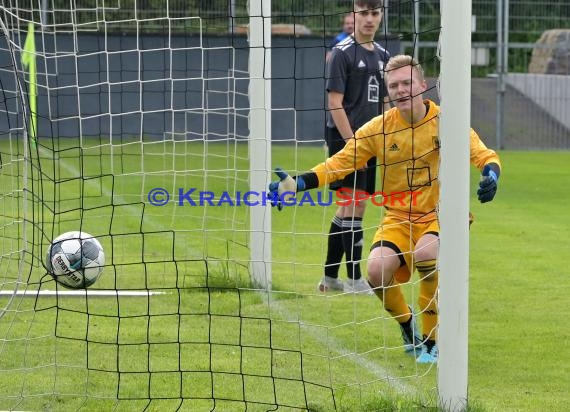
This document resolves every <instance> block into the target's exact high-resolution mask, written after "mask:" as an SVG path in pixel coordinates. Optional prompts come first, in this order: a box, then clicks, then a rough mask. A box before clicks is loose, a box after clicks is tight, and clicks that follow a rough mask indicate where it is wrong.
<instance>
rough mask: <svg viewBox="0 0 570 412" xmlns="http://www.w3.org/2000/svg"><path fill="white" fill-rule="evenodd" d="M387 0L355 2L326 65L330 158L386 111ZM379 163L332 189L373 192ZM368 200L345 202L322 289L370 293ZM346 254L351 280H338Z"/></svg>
mask: <svg viewBox="0 0 570 412" xmlns="http://www.w3.org/2000/svg"><path fill="white" fill-rule="evenodd" d="M382 6H383V1H382V0H356V1H355V2H354V21H355V25H354V34H353V35H351V36H348V37H347V38H345V39H344V40H342V41H341V42H340V43H338V44H337V45H336V46H335V47H334V49H333V51H332V55H331V58H330V59H329V61H328V64H327V82H326V88H327V93H328V94H327V97H328V109H329V112H328V113H327V127H326V132H325V140H326V143H327V146H328V149H329V156H332V155H333V154H335V153H336V152H338V151H339V150H341V149H342V148H343V147H344V145H345V143H346V142H347V141H349V140H351V139H352V138H353V136H354V131H355V130H357V129H358V128H359V127H360V126H362V125H363V124H364V123H365V122H367V121H368V120H370V119H372V118H373V117H375V116H377V115H378V114H380V113H382V112H383V105H384V97H385V96H386V91H385V87H384V81H383V75H384V74H383V71H384V66H385V64H386V63H387V61H388V58H389V54H388V52H387V51H386V50H385V49H384V48H383V47H382V46H380V45H379V44H378V43H376V42H374V36H375V35H376V32H377V30H378V27H379V26H380V22H381V21H382V16H383V9H382ZM375 172H376V161H375V159H373V158H372V159H370V161H369V162H368V168H366V165H363V166H362V168H361V170H358V171H357V172H355V173H351V174H349V175H348V176H346V177H344V178H343V179H342V180H339V181H338V182H335V183H334V184H332V185H331V190H338V189H340V188H347V189H349V190H364V191H367V192H368V193H373V192H374V186H375V185H374V182H375ZM365 208H366V203H360V204H358V205H353V204H351V205H349V206H340V207H339V208H338V210H337V211H336V213H335V216H334V218H333V220H332V222H331V226H330V229H329V237H328V245H327V257H326V261H325V269H324V276H323V278H322V279H321V281H320V282H319V284H318V288H319V290H320V291H321V292H324V291H327V290H331V289H332V290H344V289H345V286H346V289H347V290H349V291H356V292H370V287H369V286H368V283H367V282H365V281H364V280H363V279H362V274H361V270H360V260H361V259H362V247H363V233H362V218H363V216H364V211H365ZM343 256H345V261H346V267H347V272H348V282H347V284H346V285H345V284H344V283H343V282H342V281H341V280H339V279H338V271H339V267H340V262H341V261H342V258H343Z"/></svg>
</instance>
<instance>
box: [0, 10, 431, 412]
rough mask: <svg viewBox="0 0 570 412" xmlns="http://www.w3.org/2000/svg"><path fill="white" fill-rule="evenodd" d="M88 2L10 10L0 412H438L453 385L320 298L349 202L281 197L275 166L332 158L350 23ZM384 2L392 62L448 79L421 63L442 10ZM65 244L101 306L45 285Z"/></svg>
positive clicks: (380, 314)
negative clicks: (332, 71)
mask: <svg viewBox="0 0 570 412" xmlns="http://www.w3.org/2000/svg"><path fill="white" fill-rule="evenodd" d="M80 3H81V2H69V1H59V0H51V1H39V0H38V1H20V2H11V1H1V2H0V86H1V87H0V90H1V93H0V245H1V246H0V409H9V410H15V409H17V410H78V409H81V410H192V411H194V410H195V411H202V410H214V409H215V410H221V411H222V410H223V411H233V410H236V411H237V410H253V411H257V410H259V411H261V410H277V409H279V410H280V409H284V410H308V409H310V410H322V411H329V410H355V411H356V410H379V409H382V407H383V406H382V405H390V404H391V402H399V404H400V405H402V402H409V403H410V405H415V404H417V402H420V403H422V404H426V405H429V404H433V405H435V404H436V403H437V386H438V383H437V373H436V372H437V366H436V365H435V364H428V365H421V364H418V363H416V362H415V361H414V359H413V357H409V356H407V355H406V354H405V351H404V347H403V343H402V339H401V336H400V329H399V328H398V327H397V325H396V323H395V322H394V319H393V318H392V317H391V316H390V314H389V313H387V312H386V311H385V310H383V309H382V306H381V302H380V301H379V300H378V299H377V298H376V297H375V296H374V295H373V294H366V293H352V292H351V291H350V290H338V291H328V292H324V293H323V292H321V291H319V290H318V288H317V284H318V283H319V281H320V280H321V278H322V276H323V273H324V272H323V265H324V259H325V255H326V253H327V241H328V231H329V226H330V222H331V219H332V218H333V216H334V213H335V210H336V205H335V204H334V201H335V200H336V198H335V195H334V193H332V192H328V191H327V190H323V192H320V193H319V195H322V196H323V197H322V198H321V199H317V194H316V193H315V195H314V197H313V199H314V201H313V202H310V201H307V203H305V204H303V205H300V204H298V205H296V206H292V207H286V208H285V210H283V211H282V212H278V211H277V209H276V208H272V207H271V202H270V199H268V198H267V193H266V190H267V184H268V183H269V182H270V181H271V180H274V175H273V168H274V167H276V166H280V167H283V168H284V169H286V170H287V171H288V172H290V173H292V174H297V173H302V172H303V171H306V170H308V169H309V168H310V167H312V166H314V165H316V164H317V163H319V162H321V161H323V160H324V159H325V158H326V157H327V151H326V149H325V148H324V147H323V145H324V139H323V137H324V128H325V123H326V116H327V100H326V93H325V82H326V80H327V79H326V76H327V75H326V73H327V72H326V66H325V57H326V54H327V51H328V49H329V47H330V39H332V38H333V37H334V36H335V35H336V34H337V33H338V32H339V31H340V30H341V27H342V19H343V17H344V16H345V15H346V14H347V13H349V12H352V11H353V2H352V1H335V2H331V1H327V0H319V1H310V2H309V1H306V2H279V1H273V2H270V1H265V0H260V1H251V0H250V1H245V0H236V1H231V2H227V1H215V0H212V1H211V2H200V1H181V0H180V1H174V0H170V1H153V0H148V1H135V0H114V1H105V2H101V1H96V2H84V3H81V6H80ZM384 3H385V4H384V9H383V10H384V19H383V22H382V24H381V26H380V29H379V30H378V32H377V34H376V42H377V43H378V44H379V45H381V47H383V48H385V49H386V50H388V51H389V52H390V53H391V54H399V53H407V54H413V55H415V56H416V57H417V58H418V60H419V61H420V62H421V63H422V65H423V66H424V70H425V71H426V74H427V75H428V76H429V77H430V78H437V77H438V75H439V67H440V62H439V59H438V57H437V52H436V50H434V49H422V50H420V49H419V48H418V47H417V45H418V39H419V36H420V33H421V36H422V38H423V39H425V40H429V41H432V42H436V41H437V40H438V37H439V33H440V21H439V20H438V21H429V20H426V19H424V20H422V19H420V18H419V17H420V15H421V14H418V13H419V12H420V11H421V8H422V7H430V8H434V7H435V8H438V7H439V2H424V1H411V2H400V1H398V2H396V1H388V0H386V1H385V2H384ZM432 11H433V10H432ZM433 14H434V13H430V15H433ZM435 89H436V88H435V81H432V82H431V83H430V89H429V90H428V93H432V96H433V98H434V99H435V98H436V97H437V92H436V90H435ZM331 198H332V199H333V200H332V204H330V200H329V199H331ZM309 206H310V207H309ZM383 213H384V212H383V208H381V207H373V206H372V207H369V209H368V212H367V214H366V216H365V219H364V221H363V225H362V230H363V233H364V244H365V245H366V246H365V248H364V250H365V251H367V250H368V247H369V245H370V242H371V240H372V237H373V235H374V232H375V230H376V229H377V226H378V222H379V221H380V219H381V217H382V216H383ZM70 231H82V232H85V233H89V234H90V235H91V236H93V237H94V238H96V239H97V240H98V241H99V242H100V244H101V246H102V249H103V251H104V255H105V259H104V264H103V272H102V274H101V276H100V277H99V278H97V279H96V280H95V281H94V283H93V284H92V285H90V286H89V287H87V288H81V287H79V288H68V287H65V286H63V285H62V283H61V282H58V281H56V278H57V277H54V276H52V275H51V274H50V273H48V268H49V267H50V264H46V263H47V262H46V260H49V256H48V258H46V254H47V252H48V249H49V248H50V245H51V243H52V241H53V239H55V238H56V237H58V236H59V235H61V234H63V233H66V232H70ZM63 249H64V252H65V248H63ZM82 249H83V248H80V250H79V251H76V252H77V253H79V254H80V255H81V258H80V259H79V263H77V265H79V266H80V264H81V263H82V262H84V260H82V259H84V258H85V256H84V255H83V253H84V252H85V251H84V250H82ZM70 253H72V252H70ZM366 254H367V253H366V252H365V253H364V260H363V262H361V264H362V266H363V270H365V267H366V262H365V259H366ZM69 259H70V261H71V258H69ZM101 262H102V261H101ZM79 266H76V267H75V269H77V267H79ZM52 270H53V268H52ZM79 271H81V269H79ZM78 273H79V272H78ZM340 273H341V278H342V277H344V276H345V275H344V262H343V264H342V266H341V268H340ZM415 279H417V276H416V277H412V280H411V282H410V283H409V284H407V285H405V286H403V291H404V293H405V294H406V296H407V297H408V298H409V301H410V302H412V303H414V304H415V302H416V301H417V299H418V297H417V293H418V292H417V288H418V284H417V281H416V280H415ZM394 400H396V401H394Z"/></svg>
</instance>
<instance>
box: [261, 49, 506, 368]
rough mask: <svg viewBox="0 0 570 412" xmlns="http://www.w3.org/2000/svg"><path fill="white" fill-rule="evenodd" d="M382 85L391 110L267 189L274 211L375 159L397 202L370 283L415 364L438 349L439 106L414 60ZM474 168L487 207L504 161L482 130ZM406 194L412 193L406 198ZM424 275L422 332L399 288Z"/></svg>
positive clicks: (398, 62) (389, 206)
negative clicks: (288, 198) (288, 197)
mask: <svg viewBox="0 0 570 412" xmlns="http://www.w3.org/2000/svg"><path fill="white" fill-rule="evenodd" d="M385 82H386V86H387V90H388V94H389V97H390V100H391V101H392V103H393V105H394V107H393V108H392V109H390V110H389V111H387V112H385V113H384V115H380V116H377V117H375V118H374V119H372V120H371V121H369V122H368V123H366V124H365V125H364V126H362V127H361V128H360V129H358V130H357V131H356V133H355V135H354V138H353V139H351V140H350V141H348V142H347V144H346V146H345V147H344V148H343V149H342V150H341V151H340V152H338V153H336V154H335V155H334V156H331V157H329V158H328V159H327V160H325V161H324V162H323V163H321V164H319V165H317V166H315V167H314V168H313V169H312V170H311V171H310V172H308V173H304V174H302V175H299V176H297V177H296V178H292V177H290V176H288V175H287V173H285V172H284V171H281V170H278V171H277V174H278V176H279V178H280V180H279V181H275V182H272V183H271V184H270V185H269V191H270V192H271V194H272V196H273V199H275V203H276V204H277V206H281V204H280V200H279V196H281V195H283V193H284V192H299V191H303V190H309V189H314V188H317V187H320V186H323V185H325V184H327V183H330V182H333V181H336V180H338V179H342V178H343V177H344V176H345V175H347V174H348V173H350V172H352V171H354V170H358V169H360V168H362V167H364V165H366V162H367V161H368V159H370V158H372V157H376V158H377V159H378V162H379V165H378V167H379V168H380V174H381V179H380V183H381V186H382V187H381V191H382V192H383V193H385V194H386V196H387V197H390V196H391V194H393V195H394V198H395V196H396V194H397V195H398V201H393V202H392V201H386V202H385V203H383V204H385V208H386V213H385V216H384V218H383V220H382V223H381V225H380V227H379V228H378V230H377V232H376V234H375V236H374V240H373V243H372V247H371V250H370V255H369V258H368V282H369V283H370V286H371V287H372V288H373V289H374V292H375V294H376V296H377V297H378V298H379V299H380V300H381V301H382V304H383V307H384V308H385V309H386V310H387V311H388V312H389V313H390V314H391V315H392V316H393V317H394V319H396V321H398V323H399V325H400V329H401V332H402V338H403V340H404V348H405V350H406V352H408V353H410V354H412V355H414V356H415V357H416V361H417V362H418V363H435V362H436V361H437V358H438V349H437V333H436V332H437V322H438V312H437V310H438V308H437V301H436V299H437V288H438V272H437V262H436V258H437V255H438V248H439V237H438V235H439V224H438V220H437V214H436V209H437V205H438V202H439V181H438V174H439V163H440V156H439V135H438V128H439V112H440V109H439V107H438V106H437V105H436V104H435V103H434V102H433V101H430V100H424V99H423V92H425V91H426V89H427V84H426V81H425V79H424V75H423V69H422V67H421V66H420V65H419V64H418V62H417V61H416V60H415V59H413V58H412V57H411V56H407V55H398V56H394V57H392V58H391V59H390V60H389V62H388V64H387V66H386V75H385ZM470 159H471V163H472V164H473V165H474V166H475V167H477V168H479V169H480V170H481V180H480V182H479V189H478V191H477V195H478V199H479V201H481V202H482V203H485V202H489V201H491V200H493V198H494V196H495V193H496V191H497V182H498V179H499V175H500V171H501V169H500V162H499V157H498V156H497V154H496V153H495V152H494V151H493V150H490V149H488V148H487V147H486V146H485V144H484V143H483V142H482V141H481V140H480V139H479V136H478V135H477V133H476V132H475V131H474V130H473V129H471V131H470ZM402 194H408V195H406V196H402ZM416 269H417V271H418V274H419V277H420V291H419V301H418V303H419V309H420V311H421V320H422V327H421V334H420V332H419V331H418V330H417V326H416V321H415V316H414V314H413V310H412V309H411V307H410V306H409V305H408V304H407V303H406V301H405V299H404V295H403V294H402V291H401V288H400V284H402V283H405V282H408V281H409V280H410V277H411V275H412V273H413V272H414V270H416Z"/></svg>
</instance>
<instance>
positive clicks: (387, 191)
mask: <svg viewBox="0 0 570 412" xmlns="http://www.w3.org/2000/svg"><path fill="white" fill-rule="evenodd" d="M424 103H425V104H426V107H427V115H426V116H425V117H424V119H422V120H421V121H419V122H417V123H414V124H409V123H407V122H406V121H405V120H404V119H403V118H402V116H401V115H400V112H399V111H398V109H396V108H392V109H390V110H388V111H387V112H386V113H384V115H380V116H377V117H375V118H373V119H372V120H370V121H369V122H368V123H366V124H364V125H363V126H362V127H361V128H360V129H358V131H357V132H356V133H355V138H354V139H351V140H350V141H348V142H347V144H346V145H345V147H344V148H343V149H342V150H341V151H340V152H338V153H336V154H335V155H334V156H332V157H330V158H329V159H327V160H326V161H325V162H323V163H321V164H319V165H317V166H315V167H314V168H313V169H312V171H313V172H315V173H316V175H317V177H318V179H319V187H320V186H323V185H325V184H328V183H331V182H333V181H335V180H339V179H342V178H343V177H344V176H346V175H348V174H349V173H351V172H353V171H355V170H358V169H361V168H363V167H365V166H366V162H367V161H368V159H370V158H371V157H376V159H377V164H378V168H379V170H380V173H379V180H380V182H379V183H380V186H379V187H380V190H378V191H377V192H376V195H377V196H382V198H383V200H382V201H381V202H380V203H378V201H377V202H375V204H381V205H383V206H384V207H385V208H386V209H387V212H388V213H389V214H391V215H393V216H395V217H398V218H400V219H402V220H410V221H412V222H426V221H430V220H434V219H436V218H437V216H436V208H437V204H438V202H439V180H438V176H439V162H440V157H439V147H440V141H439V113H440V109H439V106H438V105H436V104H435V103H434V102H433V101H431V100H425V101H424ZM470 139H471V142H470V146H471V153H470V158H471V163H472V164H473V165H474V166H475V167H477V168H479V169H482V168H483V166H485V165H486V164H488V163H496V164H497V165H499V166H500V162H499V157H498V156H497V154H496V153H495V152H494V151H493V150H491V149H488V148H487V146H485V144H484V143H483V142H482V141H481V139H480V138H479V136H478V135H477V133H476V132H475V131H474V130H473V129H471V137H470Z"/></svg>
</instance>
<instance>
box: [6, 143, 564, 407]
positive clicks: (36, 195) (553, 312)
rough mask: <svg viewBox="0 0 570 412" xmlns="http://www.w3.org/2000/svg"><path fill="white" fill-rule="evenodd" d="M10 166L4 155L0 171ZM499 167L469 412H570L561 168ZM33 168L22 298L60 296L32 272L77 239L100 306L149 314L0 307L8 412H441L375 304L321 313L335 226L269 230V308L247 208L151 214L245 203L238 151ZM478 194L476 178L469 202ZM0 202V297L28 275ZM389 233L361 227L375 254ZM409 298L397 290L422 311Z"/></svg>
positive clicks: (480, 229)
mask: <svg viewBox="0 0 570 412" xmlns="http://www.w3.org/2000/svg"><path fill="white" fill-rule="evenodd" d="M52 149H56V153H57V155H58V157H57V161H55V162H54V161H53V159H52V155H51V153H52ZM296 149H297V150H296ZM10 150H12V151H14V148H12V149H9V148H8V147H7V146H6V145H5V144H4V142H2V143H0V151H1V152H2V154H3V156H4V157H3V159H8V157H6V155H5V154H6V153H10ZM204 153H208V155H207V156H205V155H204ZM141 154H144V156H141ZM80 155H81V156H80ZM501 156H502V159H503V166H504V173H503V175H502V177H501V180H500V185H499V186H500V188H499V192H498V195H497V198H496V199H495V201H493V202H492V203H490V204H485V205H480V204H478V203H477V202H476V200H475V199H473V200H472V211H473V212H474V214H475V216H476V221H475V223H474V224H473V226H472V229H471V277H470V324H469V331H470V335H469V347H470V358H469V359H470V361H469V368H470V369H469V397H470V403H471V409H472V410H477V411H479V410H481V411H505V410H512V411H536V410H551V411H557V410H560V411H562V410H564V409H565V407H566V405H567V404H569V403H570V395H569V394H568V391H567V384H566V383H565V382H566V380H567V377H568V376H569V372H570V371H569V370H568V369H569V368H570V367H569V366H568V360H569V358H568V355H566V354H565V353H566V351H565V350H564V349H563V348H564V343H565V342H566V341H567V340H568V338H569V336H568V334H569V333H568V332H567V331H566V330H567V329H566V328H563V327H561V326H559V325H561V320H563V319H566V318H567V316H568V315H570V313H569V312H570V308H569V307H568V305H566V304H565V303H564V302H565V301H566V300H567V299H565V298H566V296H567V295H568V292H569V290H568V287H566V286H565V285H566V284H567V282H566V278H567V275H568V270H566V269H564V267H565V266H564V264H563V261H564V259H563V256H565V252H566V251H567V250H568V246H570V244H569V243H570V240H569V239H570V233H569V231H570V225H569V223H570V222H569V218H568V217H567V215H566V214H565V213H564V212H565V206H566V205H565V201H564V200H565V198H566V196H564V195H562V196H560V195H559V193H560V190H558V189H557V188H559V187H564V186H563V184H564V182H565V181H566V180H567V175H568V173H567V170H568V166H567V164H568V162H569V161H570V153H567V152H561V153H537V152H533V153H527V152H506V153H501ZM323 158H324V151H323V149H322V148H321V147H314V146H309V147H297V148H295V147H293V146H280V145H277V146H275V147H274V150H273V164H275V165H276V166H277V165H278V166H281V167H283V168H285V169H288V170H305V169H307V168H308V167H310V166H312V165H314V164H315V163H316V162H318V161H320V160H322V159H323ZM35 161H36V163H37V164H38V165H40V168H37V169H34V170H32V172H31V174H32V177H31V178H30V183H32V182H33V184H34V186H33V190H32V200H31V201H29V202H28V211H27V213H28V220H30V221H32V222H33V223H34V225H28V226H27V229H26V232H25V233H26V235H27V239H28V242H29V243H28V245H26V248H27V249H29V254H27V255H26V256H27V257H26V259H25V261H26V265H25V270H24V272H23V275H22V276H23V278H22V280H23V281H24V283H26V284H27V287H28V288H29V289H40V290H42V291H47V290H55V289H56V284H55V282H54V281H53V280H52V279H51V278H50V277H47V276H44V274H45V271H44V270H43V268H42V267H41V264H40V260H41V259H42V256H44V254H45V250H46V248H47V245H48V242H49V239H51V238H53V237H55V236H56V235H58V234H60V233H63V232H64V231H68V230H77V229H79V228H81V229H82V230H84V231H87V232H89V233H91V234H93V235H95V236H97V237H98V238H99V239H100V241H101V243H102V244H103V247H104V249H105V252H106V259H107V261H106V265H107V266H106V268H105V272H104V274H103V276H102V277H101V279H99V280H98V281H97V283H96V284H95V285H94V286H93V287H92V289H93V290H101V291H114V290H123V291H125V290H127V291H147V290H150V291H153V292H156V293H157V294H153V295H147V296H139V297H131V296H110V297H100V296H79V297H77V296H75V297H70V296H62V295H59V296H50V295H47V296H44V295H41V296H37V297H21V296H17V297H15V298H14V299H13V300H12V301H9V299H10V297H9V296H7V295H2V296H0V307H2V308H5V307H6V306H8V304H9V303H10V304H9V306H8V310H7V311H6V312H5V313H4V315H3V316H2V318H0V409H19V410H58V411H59V410H62V411H63V410H65V411H67V410H70V411H71V410H78V409H80V410H86V411H87V410H89V411H90V410H93V411H96V410H97V411H98V410H111V409H116V410H125V411H130V410H142V409H144V408H145V407H148V410H157V411H159V410H175V409H177V408H180V410H189V411H194V410H196V411H201V410H211V409H214V408H215V409H216V410H220V411H226V410H228V411H233V410H236V411H237V410H245V409H246V408H247V410H248V411H250V410H253V411H257V410H259V411H261V410H267V409H272V408H273V406H272V405H274V404H276V403H277V404H281V405H284V406H282V408H281V409H283V410H299V409H303V408H305V407H306V406H307V405H308V406H309V407H310V408H311V409H313V410H316V411H329V410H333V409H334V408H336V409H337V410H342V411H360V410H366V411H373V410H378V411H380V410H385V411H406V410H435V407H434V406H435V403H436V402H435V399H436V391H435V387H436V373H437V371H436V368H435V367H431V368H430V367H426V366H420V365H416V364H415V362H413V359H412V358H409V357H407V356H406V355H405V354H404V353H403V351H402V349H401V347H399V345H400V338H399V330H398V328H397V326H396V324H395V322H394V320H392V319H389V318H388V317H387V314H386V313H385V312H384V311H383V310H381V308H380V306H379V302H378V301H377V299H376V298H374V297H368V296H352V295H334V294H328V295H319V294H317V293H316V291H315V286H316V283H317V281H318V280H319V278H320V276H321V272H322V260H323V257H324V248H325V246H326V238H325V236H324V235H323V234H324V233H326V228H328V224H329V221H330V218H331V216H332V214H333V212H334V208H333V207H329V208H322V207H299V208H289V209H286V210H284V211H283V212H280V213H278V212H277V211H276V210H272V211H271V213H272V219H273V230H272V242H273V262H272V269H273V292H272V293H270V294H267V293H262V292H260V291H257V290H255V289H254V288H253V287H252V284H251V282H250V278H249V274H248V257H249V252H248V243H249V237H248V235H249V234H248V231H247V228H248V225H249V223H248V222H249V210H248V208H247V207H244V206H241V207H218V206H205V207H200V206H197V207H193V206H189V205H184V206H177V205H176V202H175V201H174V202H171V203H169V204H168V205H167V206H162V207H157V206H151V205H150V204H149V203H148V201H147V199H146V195H147V193H148V192H149V191H150V190H151V189H152V188H155V187H163V188H166V189H167V190H168V191H169V192H171V193H172V194H174V193H176V188H186V189H189V188H197V191H199V190H210V191H213V192H215V193H221V192H222V191H224V190H228V191H235V190H241V191H247V190H248V184H247V172H246V170H247V164H248V163H247V148H246V147H245V146H243V145H231V144H230V145H227V144H226V145H224V144H207V145H205V144H203V143H199V142H183V143H176V144H173V143H162V142H160V143H159V142H157V143H153V144H145V146H144V152H142V153H141V148H140V145H137V144H135V143H133V144H130V145H129V144H125V145H123V146H113V147H112V148H110V147H108V146H105V147H100V146H98V145H96V144H95V142H90V141H86V142H84V146H83V148H82V149H81V150H80V149H78V148H76V147H73V144H69V145H68V146H66V147H60V146H58V147H55V148H52V147H42V146H39V149H38V153H37V157H36V158H35ZM3 165H4V167H3V169H2V170H3V171H2V173H1V174H0V179H2V180H1V182H2V187H3V188H6V189H3V190H5V191H6V192H10V193H11V192H13V190H12V189H13V187H14V186H16V185H17V181H18V178H17V177H10V175H15V174H16V171H20V173H21V165H14V166H12V167H10V163H9V162H6V161H5V160H4V162H3ZM226 169H231V170H232V172H231V173H226V172H225V170H226ZM204 171H206V172H204ZM476 179H477V175H476V171H473V175H472V187H473V190H472V193H475V190H476V189H475V186H476ZM40 181H41V184H40ZM53 181H57V182H58V183H57V184H54V183H53ZM171 200H173V199H171ZM174 200H176V199H174ZM0 202H2V205H3V206H2V210H3V213H2V216H1V219H2V220H1V222H2V230H3V240H2V245H3V246H2V248H3V249H2V256H3V259H2V260H0V268H1V269H2V271H1V275H0V276H1V278H0V279H1V282H2V289H9V288H13V287H14V284H15V283H14V282H15V281H16V279H15V276H16V275H17V273H18V272H17V262H18V259H17V257H18V255H17V254H15V255H16V256H12V257H11V258H8V256H9V254H8V252H10V251H11V252H14V250H15V249H18V246H16V245H17V244H18V243H17V242H15V241H14V239H16V238H18V237H21V233H20V230H21V226H19V225H14V224H12V223H13V222H14V218H15V215H16V214H18V213H21V209H18V208H17V207H15V204H16V203H18V202H20V198H19V197H18V196H6V195H4V196H3V197H2V198H0ZM268 210H269V209H268ZM32 212H33V215H31V213H32ZM380 215H381V210H380V209H379V208H369V210H368V212H367V215H366V219H365V227H366V232H365V240H368V241H369V240H370V239H371V238H372V234H373V232H374V230H375V226H376V225H377V222H378V219H379V218H380ZM32 245H33V246H32ZM19 247H22V246H21V244H20V245H19ZM5 256H6V257H5ZM32 256H33V258H32ZM559 266H560V267H561V269H559V268H558V267H559ZM341 273H342V274H344V268H342V269H341ZM22 287H25V285H24V286H21V288H22ZM59 289H61V288H59ZM416 290H417V286H416V287H415V288H414V287H413V285H410V286H409V287H408V288H407V289H406V293H408V296H409V298H410V299H411V301H412V302H413V301H414V300H415V293H416ZM332 393H334V398H333V396H332ZM149 398H154V400H153V401H152V402H151V403H150V404H148V402H149V401H148V399H149ZM212 398H216V401H215V402H214V401H213V400H212ZM333 399H334V401H333ZM281 409H280V410H281Z"/></svg>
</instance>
